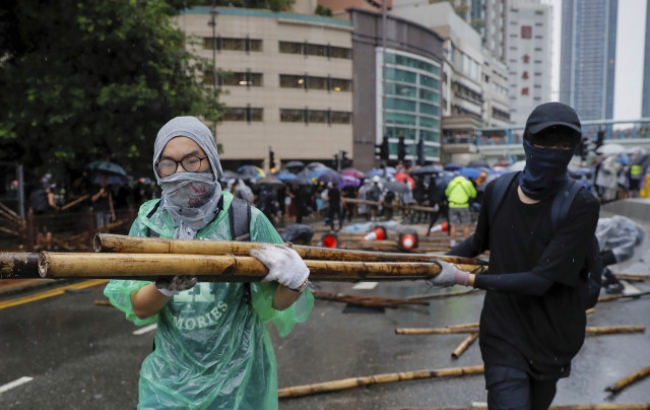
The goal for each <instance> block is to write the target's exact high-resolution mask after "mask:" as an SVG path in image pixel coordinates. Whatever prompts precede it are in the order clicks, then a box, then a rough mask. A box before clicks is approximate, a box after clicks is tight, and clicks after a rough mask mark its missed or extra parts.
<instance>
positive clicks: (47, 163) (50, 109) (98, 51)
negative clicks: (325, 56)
mask: <svg viewBox="0 0 650 410" xmlns="http://www.w3.org/2000/svg"><path fill="white" fill-rule="evenodd" d="M191 5H192V0H189V1H184V2H183V3H182V4H181V2H180V1H179V0H169V1H164V0H114V1H110V2H103V1H100V2H69V1H65V0H52V1H45V2H44V1H39V0H5V1H3V2H2V5H0V56H3V58H2V59H0V61H2V62H1V63H0V146H2V145H4V144H16V143H17V144H19V145H20V146H21V147H22V148H23V149H24V154H23V155H22V156H21V158H19V160H20V161H21V162H22V163H23V164H25V165H26V166H27V167H28V168H30V169H35V170H36V171H35V172H41V171H42V170H43V169H48V168H50V167H55V166H56V164H61V163H64V164H65V166H66V167H67V169H68V170H70V169H76V170H80V169H83V167H84V166H85V164H87V163H88V162H90V161H92V160H94V159H107V160H112V161H114V162H117V163H119V164H120V165H122V166H123V167H124V168H126V169H127V170H128V171H149V172H150V170H151V152H152V149H153V141H154V139H155V137H156V133H157V132H158V130H159V129H160V127H161V126H162V125H163V124H164V123H165V122H167V121H168V120H170V119H171V118H173V117H175V116H178V115H195V116H199V117H202V119H203V120H205V121H206V122H207V123H210V122H212V121H215V120H216V119H218V115H219V113H220V111H221V105H220V104H219V102H218V95H219V90H218V89H214V88H212V87H208V86H207V85H206V86H204V84H203V83H202V81H203V80H202V78H203V73H206V72H211V71H212V67H211V61H209V60H206V59H201V58H198V57H196V56H194V55H192V54H191V53H190V52H188V51H187V50H186V40H187V39H186V38H185V35H184V34H183V33H182V32H181V31H180V30H178V29H176V28H175V27H174V26H173V24H172V17H173V16H175V15H176V14H178V11H179V9H180V8H182V7H183V6H191Z"/></svg>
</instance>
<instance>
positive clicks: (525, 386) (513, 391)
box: [485, 365, 557, 410]
mask: <svg viewBox="0 0 650 410" xmlns="http://www.w3.org/2000/svg"><path fill="white" fill-rule="evenodd" d="M556 384H557V379H555V380H537V379H533V378H532V377H530V376H529V375H528V373H526V372H524V371H523V370H519V369H515V368H512V367H505V366H494V365H485V388H486V389H487V391H488V409H490V410H547V409H548V408H549V407H550V406H551V403H552V402H553V398H554V397H555V393H556V391H557V387H556Z"/></svg>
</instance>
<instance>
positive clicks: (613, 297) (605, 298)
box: [598, 291, 650, 303]
mask: <svg viewBox="0 0 650 410" xmlns="http://www.w3.org/2000/svg"><path fill="white" fill-rule="evenodd" d="M644 295H650V291H645V292H638V293H631V294H629V295H624V294H622V293H621V294H618V295H605V296H601V297H599V298H598V303H601V302H611V301H612V300H616V299H623V298H634V299H636V298H639V297H641V296H644Z"/></svg>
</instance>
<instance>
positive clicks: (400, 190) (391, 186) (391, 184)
mask: <svg viewBox="0 0 650 410" xmlns="http://www.w3.org/2000/svg"><path fill="white" fill-rule="evenodd" d="M384 188H386V189H387V190H389V191H392V192H395V193H397V194H405V193H407V192H408V191H409V187H408V185H406V184H405V183H403V182H398V181H388V182H386V183H385V184H384Z"/></svg>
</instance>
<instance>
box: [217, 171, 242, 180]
mask: <svg viewBox="0 0 650 410" xmlns="http://www.w3.org/2000/svg"><path fill="white" fill-rule="evenodd" d="M237 178H239V174H238V173H236V172H235V171H229V170H225V171H223V173H222V174H221V178H220V179H223V180H228V179H237Z"/></svg>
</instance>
